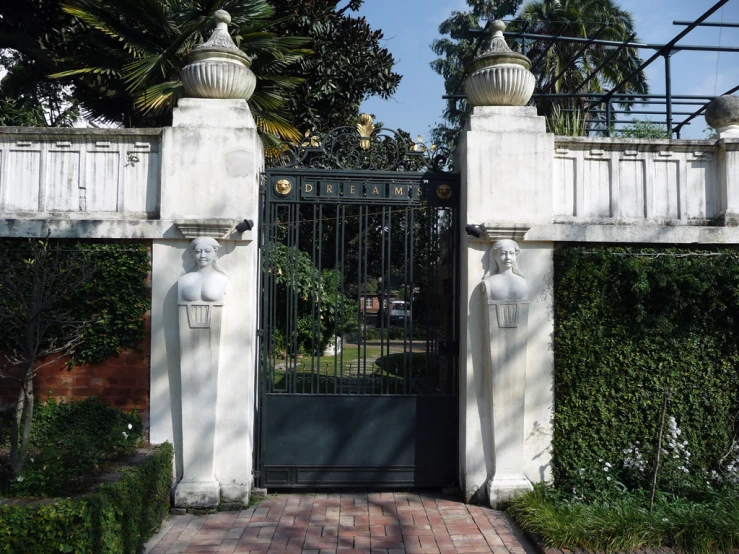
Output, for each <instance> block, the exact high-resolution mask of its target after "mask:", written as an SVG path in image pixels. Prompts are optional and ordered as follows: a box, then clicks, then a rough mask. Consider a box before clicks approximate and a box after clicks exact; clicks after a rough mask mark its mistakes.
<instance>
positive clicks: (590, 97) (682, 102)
mask: <svg viewBox="0 0 739 554" xmlns="http://www.w3.org/2000/svg"><path fill="white" fill-rule="evenodd" d="M728 2H729V0H718V1H717V2H716V3H715V4H714V5H713V6H711V7H710V8H709V9H708V10H707V11H706V12H704V13H703V14H702V15H701V16H700V17H698V18H697V19H696V20H695V21H673V25H681V26H685V28H684V29H683V30H682V31H680V32H679V33H678V34H677V35H675V37H674V38H673V39H672V40H671V41H669V42H668V43H666V44H653V43H643V42H632V41H633V39H634V38H635V36H636V33H634V34H631V35H630V36H629V37H627V38H626V40H624V41H623V42H618V41H611V40H601V39H599V38H598V37H599V36H600V35H601V34H602V33H603V31H604V30H605V29H606V28H607V24H606V23H603V22H600V23H599V25H600V27H599V28H598V29H596V31H595V32H593V34H592V36H590V37H588V38H580V37H568V36H563V35H562V32H563V31H564V29H565V27H566V26H567V24H568V23H569V22H564V23H563V24H562V26H561V27H560V28H559V31H558V32H557V33H556V34H555V35H537V34H533V33H529V32H527V30H528V23H529V22H526V23H527V25H526V26H525V27H524V30H523V31H522V32H505V36H506V37H508V38H511V39H519V44H520V45H521V51H522V52H523V53H525V52H526V50H527V46H530V45H531V44H533V43H534V42H536V41H546V47H545V48H544V50H543V51H542V52H541V53H540V54H539V55H538V56H537V57H536V58H535V59H534V60H532V71H534V72H535V71H536V67H537V65H538V64H539V63H540V61H541V60H542V59H543V58H544V57H545V56H546V55H547V53H548V52H549V50H551V48H552V47H553V46H554V45H555V44H557V43H560V42H564V43H573V44H582V46H581V47H580V48H579V49H578V50H577V51H576V52H575V54H574V55H573V56H572V57H571V58H570V59H569V60H568V62H567V64H566V65H565V67H564V68H563V69H562V70H561V71H560V72H559V73H558V74H557V75H556V76H555V78H554V79H553V80H552V81H551V82H550V83H548V84H547V85H546V86H545V87H544V88H543V89H541V88H540V86H539V84H538V83H537V89H538V90H537V91H536V93H535V94H534V95H533V98H539V99H541V98H572V99H575V98H579V99H581V101H584V102H586V105H585V108H584V111H586V112H588V113H594V114H598V115H599V116H602V115H604V116H605V118H604V119H602V118H600V117H599V118H598V119H597V120H589V123H591V124H597V125H599V126H604V127H605V128H601V129H598V130H600V131H602V132H603V133H604V134H605V135H606V136H608V135H609V134H610V129H611V127H612V126H613V125H616V124H621V123H628V122H626V121H618V120H616V119H614V118H613V115H614V114H623V113H631V114H634V115H638V114H649V115H664V116H665V117H664V121H659V122H656V121H651V123H657V124H664V125H665V126H666V128H667V129H668V130H669V133H670V136H672V135H675V136H676V138H680V133H681V131H682V129H683V127H684V126H686V125H690V122H691V121H692V120H693V119H695V118H696V117H698V116H700V115H701V114H702V113H703V112H704V111H705V109H706V108H707V107H708V104H709V103H710V102H711V101H712V100H713V99H714V98H716V96H711V95H706V96H701V95H679V94H678V95H676V94H673V92H672V74H671V62H670V59H671V57H672V55H673V54H676V53H678V52H681V51H700V52H739V47H731V46H701V45H685V44H678V42H679V41H680V40H682V39H683V38H684V37H685V36H686V35H688V34H689V33H690V32H691V31H693V30H694V29H695V28H697V27H731V28H734V27H739V23H723V22H721V23H718V22H706V19H708V18H709V17H710V16H711V15H713V14H714V13H715V12H717V11H718V10H719V9H721V7H723V6H724V5H725V4H726V3H728ZM488 26H489V22H488V25H486V26H485V28H480V29H474V30H472V31H471V33H472V34H473V35H480V37H479V39H478V40H477V48H476V51H477V50H479V48H480V46H481V45H482V40H480V39H484V38H485V36H486V35H487V33H488ZM592 46H606V47H609V48H610V51H609V53H608V55H607V56H606V57H605V59H604V60H603V61H602V62H601V63H600V64H599V65H598V66H597V67H596V68H595V69H593V70H592V71H591V72H590V73H589V74H588V75H586V76H585V78H584V79H583V80H582V82H580V83H579V84H578V85H577V87H575V89H574V91H573V92H572V93H551V92H549V91H550V90H551V89H552V87H553V86H554V85H555V84H556V83H557V81H559V80H560V79H561V78H562V77H563V76H564V75H565V74H566V72H567V71H568V70H569V69H571V68H572V67H574V66H575V65H576V64H577V63H578V61H580V59H581V58H582V56H583V54H584V53H585V52H586V51H587V50H588V48H590V47H592ZM624 48H642V49H647V50H654V53H653V54H652V55H651V56H650V57H649V58H648V59H647V60H646V61H644V62H643V63H641V64H640V65H639V67H638V68H636V69H635V70H634V71H632V72H631V73H630V74H629V75H627V76H626V77H625V78H624V79H623V80H621V81H620V82H619V83H617V84H616V85H615V86H614V87H613V88H611V89H610V90H608V91H606V92H602V93H594V92H580V91H582V89H583V88H584V87H585V86H586V85H587V83H588V82H590V81H591V80H592V79H593V78H594V77H595V76H596V75H598V73H599V72H600V71H601V70H602V69H603V67H605V66H606V64H608V63H609V62H610V61H611V60H612V59H613V58H614V57H615V56H617V55H618V54H619V53H620V52H622V51H623V49H624ZM660 57H661V58H662V59H663V60H664V76H665V94H663V95H655V94H647V95H637V94H633V93H620V92H618V91H619V90H621V89H622V88H623V87H624V85H626V84H627V83H628V82H629V81H630V80H631V79H632V78H633V77H634V76H636V75H637V74H639V72H641V71H643V70H644V69H645V68H647V67H648V66H649V65H651V64H652V63H653V62H655V61H656V60H657V59H659V58H660ZM737 90H739V86H736V87H733V88H731V89H730V90H728V91H726V92H725V93H724V94H732V93H734V92H736V91H737ZM458 91H459V87H458V88H457V91H455V93H453V94H450V95H445V96H443V98H444V99H447V100H450V101H455V100H459V99H463V98H466V96H465V95H464V94H460V93H459V92H458ZM611 101H617V102H618V103H619V104H625V105H628V106H633V105H635V104H658V105H663V106H664V108H665V109H664V111H659V112H657V111H638V112H635V111H631V110H630V109H626V110H614V109H613V108H612V107H611ZM676 105H677V106H689V105H694V106H695V105H697V106H700V108H698V109H697V110H696V111H694V112H686V111H674V109H673V108H674V106H676ZM675 116H687V117H686V118H685V119H683V120H681V121H678V122H676V121H675ZM592 130H596V129H592Z"/></svg>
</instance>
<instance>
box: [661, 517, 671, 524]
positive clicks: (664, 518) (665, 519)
mask: <svg viewBox="0 0 739 554" xmlns="http://www.w3.org/2000/svg"><path fill="white" fill-rule="evenodd" d="M662 521H664V522H665V523H667V522H668V521H670V520H669V519H667V518H666V517H663V518H662Z"/></svg>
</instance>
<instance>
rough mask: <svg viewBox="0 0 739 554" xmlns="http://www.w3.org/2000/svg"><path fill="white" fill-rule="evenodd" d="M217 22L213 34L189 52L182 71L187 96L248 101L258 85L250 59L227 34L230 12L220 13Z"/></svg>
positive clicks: (222, 11) (217, 13)
mask: <svg viewBox="0 0 739 554" xmlns="http://www.w3.org/2000/svg"><path fill="white" fill-rule="evenodd" d="M215 20H216V28H215V30H214V31H213V34H212V35H210V38H209V39H208V40H207V41H206V42H204V43H203V44H201V45H199V46H196V47H195V48H193V49H192V50H191V51H190V53H189V54H188V56H187V65H186V66H185V67H183V68H182V84H183V85H185V96H187V97H189V98H217V99H234V100H237V99H243V100H248V99H249V98H251V95H252V94H254V88H255V87H256V85H257V79H256V77H255V76H254V73H252V71H251V69H250V67H251V58H250V57H249V56H247V55H246V54H244V52H242V51H241V50H239V49H238V48H237V47H236V45H235V44H234V41H233V40H232V39H231V35H229V34H228V24H229V23H230V22H231V16H230V15H229V14H228V12H226V11H224V10H218V11H217V12H216V13H215Z"/></svg>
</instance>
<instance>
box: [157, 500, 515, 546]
mask: <svg viewBox="0 0 739 554" xmlns="http://www.w3.org/2000/svg"><path fill="white" fill-rule="evenodd" d="M167 526H168V529H167V530H166V532H160V534H159V535H158V536H157V538H156V539H154V541H150V543H149V544H148V545H147V546H148V548H149V549H148V550H147V552H148V554H165V553H174V552H176V553H181V552H228V553H234V552H239V553H241V552H250V553H252V554H288V553H291V552H295V553H297V552H303V553H304V554H405V553H409V554H468V553H488V554H490V553H492V554H525V551H524V548H523V547H522V545H521V544H520V543H519V542H518V540H517V539H516V538H515V537H514V535H513V532H512V530H511V528H510V527H509V523H508V521H507V520H506V519H505V517H504V516H503V514H502V513H501V512H498V511H496V510H492V509H490V508H484V507H480V506H469V505H465V504H462V503H461V502H456V501H453V500H448V499H445V498H441V497H438V496H431V495H424V494H412V493H392V492H388V493H369V494H346V493H339V494H281V495H277V496H271V497H268V498H267V499H266V500H263V501H262V502H260V503H259V504H258V505H256V506H254V507H252V508H249V509H248V510H243V511H240V512H221V513H218V514H213V515H203V516H193V515H179V516H170V517H169V518H168V521H167ZM152 542H153V543H154V544H152Z"/></svg>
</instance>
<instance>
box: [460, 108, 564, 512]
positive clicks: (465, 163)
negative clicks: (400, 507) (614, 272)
mask: <svg viewBox="0 0 739 554" xmlns="http://www.w3.org/2000/svg"><path fill="white" fill-rule="evenodd" d="M553 160H554V139H553V136H551V135H548V134H547V133H546V126H545V121H544V118H543V117H539V116H537V115H536V109H535V108H533V107H526V106H482V107H475V108H474V110H473V113H472V115H471V116H470V119H469V121H468V123H467V126H466V127H465V129H464V130H463V132H462V136H461V140H460V145H459V147H458V150H457V159H456V165H457V167H459V170H460V173H461V179H462V199H461V200H462V205H461V212H462V213H461V219H462V221H461V227H462V230H461V231H460V253H461V260H460V263H461V272H462V275H461V290H460V296H461V314H460V322H461V329H460V337H461V344H460V481H461V484H462V489H463V492H464V495H465V499H467V500H471V499H475V500H478V501H483V500H485V497H486V496H489V495H490V494H491V493H492V494H493V498H490V500H492V501H493V502H495V501H496V497H495V494H496V492H495V491H496V490H500V491H504V490H505V487H503V486H497V485H498V484H499V482H500V481H501V479H507V477H506V472H507V471H508V469H506V468H508V467H509V466H511V465H515V463H516V462H514V461H512V460H521V462H520V464H521V465H520V470H519V472H518V475H517V476H516V479H519V478H520V477H521V475H523V476H524V477H525V478H526V479H527V480H528V481H529V482H531V483H536V482H540V481H544V480H547V479H549V478H550V475H551V473H550V467H549V462H550V453H549V450H550V444H551V429H552V426H551V415H552V405H553V390H552V372H553V366H554V358H553V351H552V345H551V342H552V332H553V322H552V312H551V301H552V298H551V288H552V278H553V268H552V251H553V245H552V243H546V242H537V243H527V242H526V240H525V236H526V231H527V230H528V229H529V228H530V227H531V226H532V225H534V224H545V223H546V224H548V223H551V222H552V168H553ZM467 224H473V225H477V226H479V227H480V228H481V230H483V234H482V236H481V237H479V238H475V237H472V236H468V235H467V234H466V233H465V232H464V227H465V225H467ZM500 239H513V240H516V241H517V242H518V243H519V245H520V248H521V259H520V267H521V269H522V271H523V273H524V275H526V280H527V282H528V284H529V299H530V304H529V326H528V336H527V341H526V352H525V364H524V365H523V366H522V365H521V364H517V365H516V367H517V368H518V369H517V373H515V374H511V375H509V376H508V377H507V379H509V381H510V382H516V383H518V384H521V383H523V384H525V387H524V390H523V397H522V398H519V402H518V407H517V408H515V409H517V410H521V409H522V410H523V413H522V414H521V413H518V414H511V413H505V412H504V413H499V412H498V411H496V409H495V395H496V394H497V392H494V390H493V388H494V387H495V383H494V382H491V379H492V374H490V373H489V371H488V370H487V367H488V362H487V359H486V358H487V357H488V353H487V348H486V347H485V345H486V343H487V340H488V338H487V337H486V335H487V334H488V332H489V331H488V318H487V311H488V306H487V304H486V302H485V301H484V296H483V294H482V290H481V289H482V283H481V278H482V276H483V274H484V273H485V270H486V268H487V267H488V266H489V262H490V260H489V252H488V250H489V248H490V245H491V243H493V242H494V241H496V240H500ZM492 340H495V338H493V339H492ZM522 368H525V369H522ZM502 389H505V386H504V385H502V384H501V386H500V387H498V392H502ZM498 405H500V402H499V403H498ZM521 406H523V408H521ZM511 409H512V408H511ZM513 415H515V417H517V418H518V420H517V421H519V422H520V421H522V422H523V423H522V424H520V423H519V424H517V425H518V428H519V429H520V431H519V430H516V431H515V437H513V439H515V440H514V441H513V442H511V443H510V444H511V445H513V446H512V448H508V449H507V448H503V446H504V445H503V444H502V443H499V442H498V441H496V440H494V439H493V437H494V436H495V433H494V429H493V428H494V427H497V423H498V422H500V424H501V426H502V427H501V428H504V427H505V425H506V418H509V417H512V416H513ZM504 432H508V431H502V432H499V433H498V436H502V434H501V433H504ZM498 470H500V473H498ZM486 485H490V486H486ZM522 486H523V485H522ZM489 488H490V489H491V490H488V489H489Z"/></svg>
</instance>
